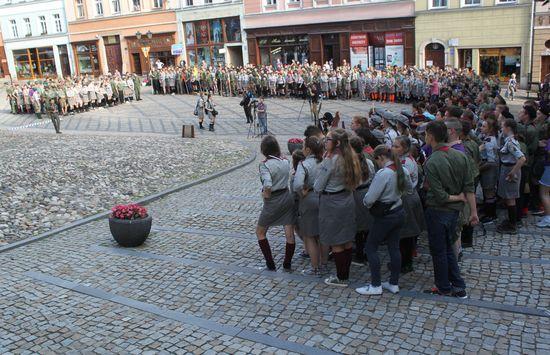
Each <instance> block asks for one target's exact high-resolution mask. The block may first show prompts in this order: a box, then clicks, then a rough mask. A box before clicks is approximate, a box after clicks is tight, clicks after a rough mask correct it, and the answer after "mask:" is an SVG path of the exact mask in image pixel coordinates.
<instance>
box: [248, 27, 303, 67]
mask: <svg viewBox="0 0 550 355" xmlns="http://www.w3.org/2000/svg"><path fill="white" fill-rule="evenodd" d="M258 47H260V63H261V64H263V65H270V64H271V65H272V66H277V65H279V64H292V61H295V62H297V63H302V64H303V63H305V61H306V60H307V59H309V41H308V37H307V35H302V36H281V37H267V38H266V37H264V38H259V39H258Z"/></svg>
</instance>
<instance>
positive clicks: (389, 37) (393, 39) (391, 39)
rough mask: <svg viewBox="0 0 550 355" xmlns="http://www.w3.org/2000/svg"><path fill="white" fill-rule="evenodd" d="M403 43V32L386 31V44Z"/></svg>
mask: <svg viewBox="0 0 550 355" xmlns="http://www.w3.org/2000/svg"><path fill="white" fill-rule="evenodd" d="M395 44H403V32H386V45H387V46H388V45H389V46H391V45H395Z"/></svg>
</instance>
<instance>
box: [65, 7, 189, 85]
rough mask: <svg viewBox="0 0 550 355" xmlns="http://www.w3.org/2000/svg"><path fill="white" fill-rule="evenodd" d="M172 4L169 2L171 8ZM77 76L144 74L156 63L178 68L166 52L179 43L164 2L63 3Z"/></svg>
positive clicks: (175, 57) (172, 16)
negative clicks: (119, 73) (159, 62)
mask: <svg viewBox="0 0 550 355" xmlns="http://www.w3.org/2000/svg"><path fill="white" fill-rule="evenodd" d="M175 1H176V0H173V2H175ZM65 4H66V8H67V19H68V25H69V32H70V43H71V46H72V48H73V52H74V59H75V64H76V65H75V69H76V72H77V73H79V74H89V75H100V74H105V73H108V72H112V73H114V72H115V71H119V72H121V73H122V72H135V73H138V74H145V73H147V72H149V70H150V69H151V66H152V65H153V64H154V63H155V62H156V61H157V60H160V61H161V62H162V63H163V64H164V65H174V64H178V63H179V60H180V58H179V56H178V55H173V54H172V52H171V49H172V45H173V44H176V43H181V39H180V38H179V36H178V29H177V24H176V14H175V11H174V6H173V5H172V2H171V1H169V0H65Z"/></svg>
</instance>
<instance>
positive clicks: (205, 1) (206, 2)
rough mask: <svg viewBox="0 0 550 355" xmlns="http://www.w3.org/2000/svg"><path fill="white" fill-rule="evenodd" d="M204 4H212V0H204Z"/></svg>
mask: <svg viewBox="0 0 550 355" xmlns="http://www.w3.org/2000/svg"><path fill="white" fill-rule="evenodd" d="M204 3H205V4H211V3H212V0H204Z"/></svg>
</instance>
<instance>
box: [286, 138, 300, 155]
mask: <svg viewBox="0 0 550 355" xmlns="http://www.w3.org/2000/svg"><path fill="white" fill-rule="evenodd" d="M303 145H304V141H303V140H302V139H300V138H291V139H289V140H288V143H287V147H288V152H289V153H290V154H291V155H292V153H294V151H295V150H296V149H302V147H303Z"/></svg>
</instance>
